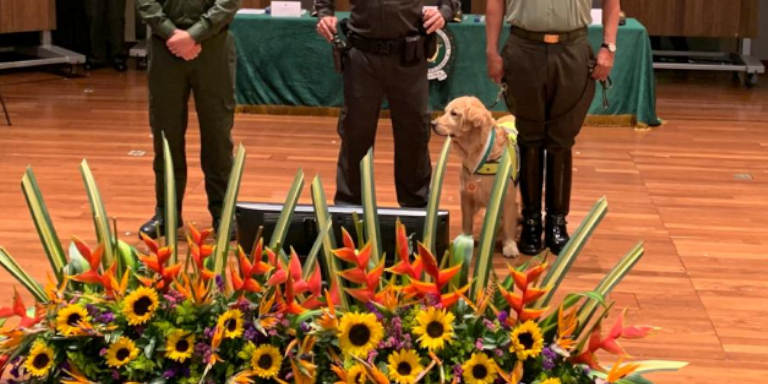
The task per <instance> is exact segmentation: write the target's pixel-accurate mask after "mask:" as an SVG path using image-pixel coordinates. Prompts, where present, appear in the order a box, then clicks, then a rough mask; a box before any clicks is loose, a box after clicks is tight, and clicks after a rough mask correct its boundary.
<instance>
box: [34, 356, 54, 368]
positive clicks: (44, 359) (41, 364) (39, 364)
mask: <svg viewBox="0 0 768 384" xmlns="http://www.w3.org/2000/svg"><path fill="white" fill-rule="evenodd" d="M50 363H51V358H50V357H48V355H47V354H45V353H41V354H39V355H37V356H35V359H34V360H32V365H33V366H34V367H35V368H37V369H43V368H45V367H47V366H48V364H50Z"/></svg>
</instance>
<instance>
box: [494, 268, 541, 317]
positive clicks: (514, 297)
mask: <svg viewBox="0 0 768 384" xmlns="http://www.w3.org/2000/svg"><path fill="white" fill-rule="evenodd" d="M508 268H509V271H510V275H511V276H512V279H513V280H514V281H515V286H516V287H517V289H519V290H520V294H516V293H514V292H510V291H507V290H506V289H504V287H502V286H499V292H500V293H501V295H502V296H503V297H504V299H505V300H506V301H507V303H508V304H509V306H510V307H511V308H512V310H514V311H515V313H517V321H519V322H521V323H524V322H526V321H528V320H536V319H538V318H539V317H541V315H543V314H544V313H545V312H546V311H547V309H548V308H541V309H526V308H525V307H526V306H527V305H528V304H530V303H533V302H535V301H536V300H538V299H539V298H540V297H542V296H544V294H546V293H547V292H548V291H549V288H533V287H532V285H533V284H535V283H536V280H537V279H538V278H539V276H541V274H542V273H544V271H545V270H546V269H547V263H543V264H540V265H538V266H535V267H531V268H528V270H527V271H525V272H520V271H518V270H516V269H514V268H512V267H508ZM509 321H514V320H512V319H509ZM512 325H514V324H512Z"/></svg>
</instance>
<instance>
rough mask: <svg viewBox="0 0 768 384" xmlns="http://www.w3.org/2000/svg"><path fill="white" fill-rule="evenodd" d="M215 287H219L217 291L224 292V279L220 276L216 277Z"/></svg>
mask: <svg viewBox="0 0 768 384" xmlns="http://www.w3.org/2000/svg"><path fill="white" fill-rule="evenodd" d="M216 286H217V287H219V291H222V292H223V291H224V278H223V277H221V275H216Z"/></svg>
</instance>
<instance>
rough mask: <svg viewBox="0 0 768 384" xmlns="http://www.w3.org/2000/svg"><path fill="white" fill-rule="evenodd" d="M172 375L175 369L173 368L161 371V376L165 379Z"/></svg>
mask: <svg viewBox="0 0 768 384" xmlns="http://www.w3.org/2000/svg"><path fill="white" fill-rule="evenodd" d="M174 376H176V370H175V369H173V368H172V369H169V370H167V371H165V372H163V377H164V378H166V379H170V378H172V377H174Z"/></svg>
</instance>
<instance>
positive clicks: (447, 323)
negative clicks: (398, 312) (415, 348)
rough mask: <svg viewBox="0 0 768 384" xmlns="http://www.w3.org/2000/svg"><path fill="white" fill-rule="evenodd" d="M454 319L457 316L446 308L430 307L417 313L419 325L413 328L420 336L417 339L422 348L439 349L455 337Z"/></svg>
mask: <svg viewBox="0 0 768 384" xmlns="http://www.w3.org/2000/svg"><path fill="white" fill-rule="evenodd" d="M454 319H456V317H455V316H454V315H453V313H450V312H448V311H446V310H444V309H437V308H429V309H427V310H426V311H420V312H419V314H418V315H416V322H418V323H419V325H418V326H417V327H416V328H414V329H413V334H414V335H417V336H419V338H418V339H417V340H418V341H419V345H421V347H422V348H427V349H429V350H430V351H439V350H441V349H443V347H445V344H446V343H450V342H451V339H452V338H453V320H454Z"/></svg>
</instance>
